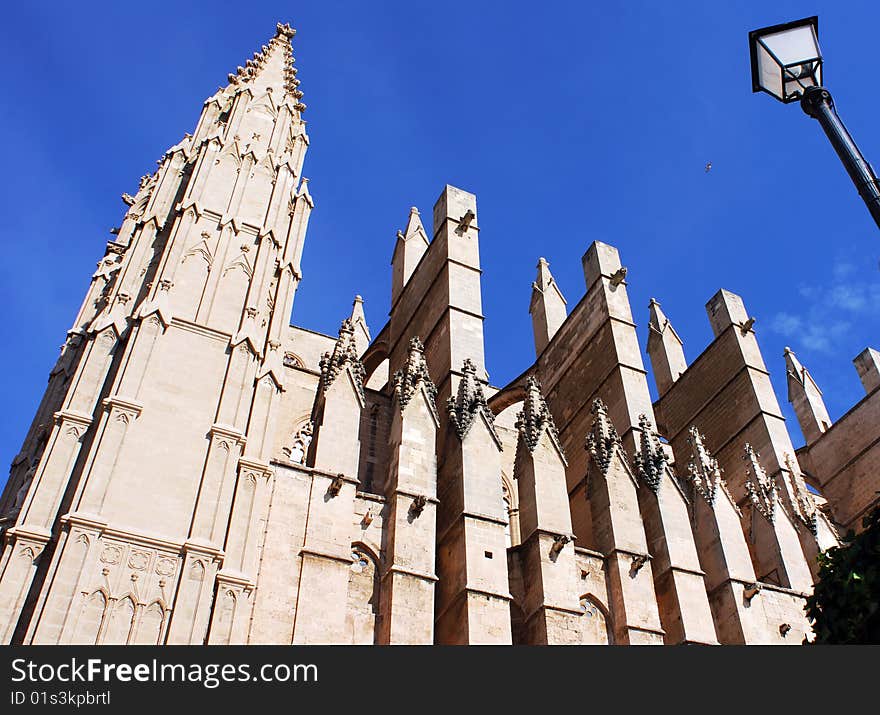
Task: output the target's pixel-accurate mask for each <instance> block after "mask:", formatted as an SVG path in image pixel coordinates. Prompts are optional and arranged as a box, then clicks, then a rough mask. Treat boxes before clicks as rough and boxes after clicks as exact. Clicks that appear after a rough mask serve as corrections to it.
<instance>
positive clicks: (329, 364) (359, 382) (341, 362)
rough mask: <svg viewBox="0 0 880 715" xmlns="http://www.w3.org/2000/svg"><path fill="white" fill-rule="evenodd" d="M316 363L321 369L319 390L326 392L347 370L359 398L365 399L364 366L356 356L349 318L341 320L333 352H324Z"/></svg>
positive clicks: (356, 351)
mask: <svg viewBox="0 0 880 715" xmlns="http://www.w3.org/2000/svg"><path fill="white" fill-rule="evenodd" d="M318 365H319V367H320V369H321V390H322V391H323V392H327V390H328V388H329V387H330V385H332V384H333V381H334V380H335V379H336V378H337V377H339V375H340V374H341V373H342V372H343V371H344V370H348V371H349V373H350V374H351V377H352V380H353V381H354V384H355V387H356V389H357V391H358V394H359V395H360V397H361V399H362V400H364V399H366V398H365V396H364V366H363V363H362V362H361V361H360V358H359V357H358V350H357V343H356V342H355V339H354V326H353V325H352V323H351V320H349V319H348V318H346V319H345V320H343V321H342V325H341V326H340V327H339V337H338V338H337V340H336V345H334V346H333V352H332V353H329V352H326V353H324V355H323V356H322V357H321V362H320V363H319V364H318Z"/></svg>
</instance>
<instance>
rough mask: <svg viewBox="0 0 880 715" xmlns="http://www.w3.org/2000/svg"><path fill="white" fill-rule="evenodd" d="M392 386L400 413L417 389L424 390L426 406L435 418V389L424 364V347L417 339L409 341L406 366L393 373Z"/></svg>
mask: <svg viewBox="0 0 880 715" xmlns="http://www.w3.org/2000/svg"><path fill="white" fill-rule="evenodd" d="M392 384H393V385H394V394H395V395H397V404H398V405H400V411H401V412H403V411H404V410H405V409H406V406H407V405H408V404H409V403H410V400H412V398H413V396H414V395H415V394H416V393H417V392H418V391H419V389H424V390H425V394H426V395H427V397H428V406H429V407H430V408H431V412H432V413H433V414H434V417H437V403H436V400H437V388H436V387H435V386H434V382H433V381H432V380H431V375H430V374H429V373H428V364H427V363H426V362H425V346H424V345H422V341H421V340H419V339H418V338H417V337H414V338H412V339H411V340H410V341H409V356H408V357H407V361H406V365H405V366H404V368H403V369H402V370H397V371H396V372H395V373H394V377H393V378H392Z"/></svg>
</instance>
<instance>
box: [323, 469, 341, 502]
mask: <svg viewBox="0 0 880 715" xmlns="http://www.w3.org/2000/svg"><path fill="white" fill-rule="evenodd" d="M343 484H345V479H343V475H341V474H340V475H338V476H336V477H333V479H332V481H331V482H330V484H329V486H328V487H327V496H329V497H330V498H331V499H332V498H333V497H335V496H337V495H338V494H339V492H340V491H341V490H342V485H343Z"/></svg>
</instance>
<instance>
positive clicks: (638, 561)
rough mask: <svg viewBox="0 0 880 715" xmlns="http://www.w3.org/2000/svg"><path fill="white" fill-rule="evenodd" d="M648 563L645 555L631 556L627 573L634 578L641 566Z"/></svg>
mask: <svg viewBox="0 0 880 715" xmlns="http://www.w3.org/2000/svg"><path fill="white" fill-rule="evenodd" d="M646 563H648V555H647V554H633V555H632V562H631V563H630V568H629V572H630V575H631V576H635V575H636V574H637V573H638V572H639V571H641V570H642V566H644V565H645V564H646Z"/></svg>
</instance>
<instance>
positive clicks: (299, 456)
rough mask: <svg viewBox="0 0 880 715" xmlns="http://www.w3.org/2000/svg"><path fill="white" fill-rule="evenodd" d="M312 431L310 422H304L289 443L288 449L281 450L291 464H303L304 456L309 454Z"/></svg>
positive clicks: (312, 426) (312, 427)
mask: <svg viewBox="0 0 880 715" xmlns="http://www.w3.org/2000/svg"><path fill="white" fill-rule="evenodd" d="M313 430H314V425H313V424H312V423H311V422H306V423H305V424H304V425H303V426H302V427H300V428H299V429H298V430H297V431H296V433H295V434H294V435H293V441H292V442H291V445H290V447H289V448H285V449H284V450H283V451H284V453H285V454H286V455H287V457H288V458H289V459H290V461H291V462H296V463H297V464H305V460H306V455H307V454H308V452H309V445H310V444H311V443H312V432H313Z"/></svg>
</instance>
